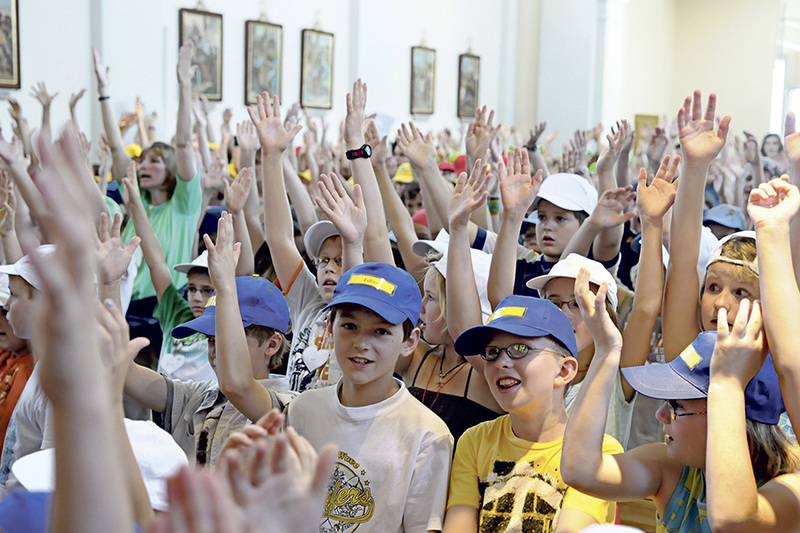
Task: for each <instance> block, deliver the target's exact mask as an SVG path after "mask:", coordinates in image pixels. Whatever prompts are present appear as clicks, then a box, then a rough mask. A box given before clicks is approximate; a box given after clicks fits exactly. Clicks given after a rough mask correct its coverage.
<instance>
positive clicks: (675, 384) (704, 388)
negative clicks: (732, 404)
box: [622, 331, 786, 424]
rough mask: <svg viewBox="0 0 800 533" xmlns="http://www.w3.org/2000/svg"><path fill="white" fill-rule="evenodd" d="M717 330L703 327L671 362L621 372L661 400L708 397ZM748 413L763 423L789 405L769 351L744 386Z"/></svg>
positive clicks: (638, 389) (640, 390)
mask: <svg viewBox="0 0 800 533" xmlns="http://www.w3.org/2000/svg"><path fill="white" fill-rule="evenodd" d="M716 342H717V332H716V331H703V332H702V333H700V334H699V335H698V336H697V338H696V339H695V340H694V342H692V344H690V345H689V346H687V347H686V349H685V350H683V352H681V354H680V355H679V356H678V357H676V358H675V359H674V360H673V361H672V362H670V363H669V364H653V365H645V366H633V367H629V368H623V369H622V375H623V376H625V379H626V380H627V381H628V384H630V386H631V387H633V388H634V390H636V392H638V393H640V394H644V395H645V396H649V397H650V398H656V399H659V400H695V399H699V398H707V397H708V383H709V379H710V369H711V354H713V353H714V345H715V344H716ZM744 401H745V407H744V412H745V416H746V417H747V418H748V419H750V420H752V421H754V422H761V423H762V424H777V423H778V420H779V419H780V417H781V413H783V412H784V411H785V410H786V408H785V407H784V405H783V398H782V397H781V388H780V385H779V383H778V374H777V372H775V366H774V365H773V363H772V355H769V354H768V355H767V358H766V360H765V361H764V365H763V366H762V367H761V369H760V370H759V371H758V373H757V374H756V375H755V377H754V378H753V379H752V380H750V383H748V384H747V387H745V389H744Z"/></svg>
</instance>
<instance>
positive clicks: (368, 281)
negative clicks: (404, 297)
mask: <svg viewBox="0 0 800 533" xmlns="http://www.w3.org/2000/svg"><path fill="white" fill-rule="evenodd" d="M347 284H348V285H369V286H370V287H372V288H375V289H378V290H379V291H383V292H385V293H386V294H389V295H392V294H394V290H395V289H396V288H397V286H396V285H395V284H394V283H391V282H389V281H387V280H385V279H383V278H376V277H375V276H367V275H364V274H354V275H352V276H350V279H349V280H347Z"/></svg>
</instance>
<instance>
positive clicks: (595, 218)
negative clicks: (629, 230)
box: [588, 185, 636, 229]
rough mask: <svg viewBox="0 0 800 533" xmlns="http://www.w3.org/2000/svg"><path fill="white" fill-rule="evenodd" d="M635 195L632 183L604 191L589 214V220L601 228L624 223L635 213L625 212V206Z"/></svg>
mask: <svg viewBox="0 0 800 533" xmlns="http://www.w3.org/2000/svg"><path fill="white" fill-rule="evenodd" d="M635 197H636V193H635V192H633V186H632V185H628V186H626V187H620V188H618V189H611V190H608V191H606V192H604V193H603V194H602V195H601V196H600V199H599V200H598V201H597V206H596V207H595V208H594V211H592V214H591V215H589V219H588V220H589V222H590V223H591V224H594V225H595V226H597V227H599V228H603V229H609V228H613V227H616V226H619V225H621V224H624V223H625V222H627V221H628V220H630V219H632V218H633V217H634V216H635V215H636V213H634V212H633V211H630V212H628V213H625V208H626V207H627V206H628V204H629V203H631V201H632V200H633V199H634V198H635Z"/></svg>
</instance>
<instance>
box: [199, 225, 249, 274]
mask: <svg viewBox="0 0 800 533" xmlns="http://www.w3.org/2000/svg"><path fill="white" fill-rule="evenodd" d="M233 241H234V239H233V217H232V215H231V214H230V213H226V212H223V213H222V215H221V216H220V217H219V222H218V223H217V242H216V244H214V242H213V241H212V240H211V237H209V236H208V234H206V235H203V242H205V243H206V249H207V250H208V275H209V276H211V281H212V283H214V286H215V287H220V286H222V284H223V283H225V282H226V281H228V282H230V281H233V279H234V278H235V277H236V263H238V262H239V253H240V250H241V247H242V244H241V243H239V242H237V243H234V242H233Z"/></svg>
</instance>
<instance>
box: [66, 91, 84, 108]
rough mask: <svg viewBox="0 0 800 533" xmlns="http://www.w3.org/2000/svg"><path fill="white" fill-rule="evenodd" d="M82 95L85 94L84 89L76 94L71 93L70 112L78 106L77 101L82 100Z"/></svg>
mask: <svg viewBox="0 0 800 533" xmlns="http://www.w3.org/2000/svg"><path fill="white" fill-rule="evenodd" d="M84 94H86V89H81V90H80V91H78V92H77V93H73V94H72V95H71V96H70V97H69V109H70V111H73V110H74V109H75V106H76V105H77V104H78V100H80V99H81V98H83V95H84Z"/></svg>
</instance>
